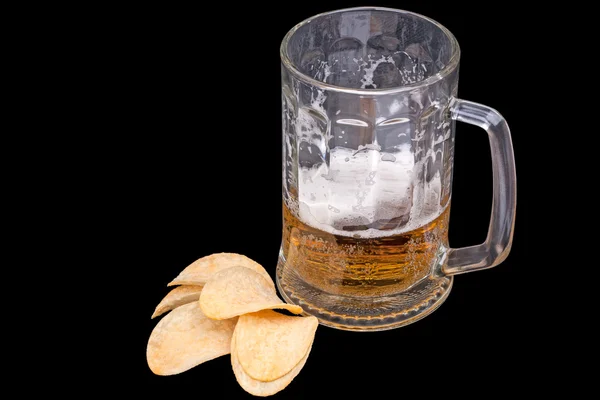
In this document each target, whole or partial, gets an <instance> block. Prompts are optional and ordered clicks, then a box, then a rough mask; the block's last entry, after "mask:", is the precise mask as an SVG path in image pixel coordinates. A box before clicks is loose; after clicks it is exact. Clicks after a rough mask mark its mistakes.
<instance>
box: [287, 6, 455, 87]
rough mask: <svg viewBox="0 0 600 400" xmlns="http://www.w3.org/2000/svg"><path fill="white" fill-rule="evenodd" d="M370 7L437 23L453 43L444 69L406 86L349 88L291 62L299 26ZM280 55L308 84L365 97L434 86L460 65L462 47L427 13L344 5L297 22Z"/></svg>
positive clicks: (297, 76)
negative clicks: (316, 76) (292, 42)
mask: <svg viewBox="0 0 600 400" xmlns="http://www.w3.org/2000/svg"><path fill="white" fill-rule="evenodd" d="M368 10H370V11H389V12H393V13H397V14H410V15H412V16H415V17H417V18H420V19H424V20H426V21H429V22H430V23H432V24H433V25H435V26H436V27H437V28H439V29H440V30H441V31H442V32H443V33H444V34H445V35H446V36H447V37H448V39H449V40H450V45H451V49H452V53H451V56H450V60H449V61H448V63H447V64H446V65H445V66H444V68H442V69H441V70H440V71H439V72H438V73H436V74H434V75H431V76H430V77H428V78H427V79H424V80H422V81H419V82H415V83H409V84H407V85H403V86H398V87H392V88H384V89H361V88H348V87H344V86H338V85H332V84H330V83H326V82H321V81H319V80H316V79H314V78H311V77H310V76H308V75H305V74H303V73H302V72H300V71H299V70H298V69H297V68H296V66H295V65H294V63H293V62H292V60H291V59H290V57H289V55H288V51H287V47H288V43H289V41H290V39H291V37H292V35H293V34H294V33H296V31H297V30H298V29H300V28H301V27H303V26H304V25H307V24H309V23H310V22H311V21H312V20H314V19H315V18H320V17H324V16H326V15H331V14H338V13H342V12H349V11H368ZM279 56H280V58H281V62H282V63H283V65H284V66H285V68H286V69H287V70H288V71H290V72H291V73H292V75H294V76H295V77H296V78H298V79H299V80H301V81H304V82H306V83H309V84H310V85H312V86H316V87H319V88H321V89H326V90H328V91H332V92H341V93H350V94H357V95H364V96H372V95H376V94H377V95H379V94H395V93H402V92H408V91H413V90H415V89H420V88H422V87H425V86H429V85H432V84H434V83H436V82H438V81H440V80H442V79H444V78H445V77H446V76H448V75H449V74H450V73H452V72H453V71H454V70H455V69H456V67H457V66H458V63H459V60H460V47H459V45H458V41H457V40H456V37H454V35H453V34H452V32H450V30H448V29H447V28H446V27H445V26H443V25H442V24H440V23H439V22H437V21H435V20H433V19H431V18H429V17H426V16H424V15H421V14H418V13H415V12H412V11H407V10H401V9H396V8H388V7H351V8H342V9H338V10H332V11H327V12H324V13H320V14H316V15H313V16H312V17H309V18H306V19H305V20H304V21H301V22H299V23H298V24H296V25H295V26H294V27H293V28H292V29H290V30H289V31H288V32H287V34H286V35H285V36H284V38H283V40H282V41H281V45H280V47H279Z"/></svg>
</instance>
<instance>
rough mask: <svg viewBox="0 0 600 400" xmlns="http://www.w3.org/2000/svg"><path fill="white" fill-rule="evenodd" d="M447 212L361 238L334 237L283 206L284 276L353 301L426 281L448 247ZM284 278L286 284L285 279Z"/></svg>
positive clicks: (391, 292)
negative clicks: (419, 223)
mask: <svg viewBox="0 0 600 400" xmlns="http://www.w3.org/2000/svg"><path fill="white" fill-rule="evenodd" d="M449 212H450V207H446V208H445V209H444V210H443V211H442V212H441V214H439V215H438V216H437V217H435V218H434V219H433V220H431V221H429V222H427V223H425V224H424V225H422V226H420V227H418V228H416V229H412V230H408V231H406V232H402V233H398V234H392V235H387V232H386V231H385V230H381V231H380V232H381V236H380V237H368V238H361V237H360V235H358V234H353V232H351V231H350V232H348V235H347V236H345V235H344V236H342V235H336V234H332V233H329V232H324V231H322V230H319V229H315V228H314V227H311V226H309V225H307V224H305V223H304V222H302V221H301V220H300V219H299V218H298V217H297V216H296V215H294V214H293V213H292V212H291V211H290V209H289V208H288V207H287V205H286V204H284V205H283V218H284V224H283V226H284V230H283V240H282V253H283V257H284V258H285V262H286V266H287V268H286V271H287V273H295V274H296V275H297V278H299V279H301V280H302V281H304V282H306V283H307V284H308V285H311V286H313V287H314V288H315V289H318V290H320V291H323V292H326V293H329V294H333V295H346V296H353V297H369V298H373V297H376V296H386V295H390V294H394V293H398V292H402V291H404V290H407V289H409V288H410V287H411V286H413V285H415V284H416V283H417V282H419V281H420V280H422V279H423V278H425V277H426V276H428V275H429V274H430V273H431V271H432V268H433V267H434V266H435V264H436V262H437V257H439V253H440V251H441V249H442V248H444V247H447V245H448V243H447V233H448V217H449ZM282 279H284V280H285V279H286V277H285V274H284V275H283V276H282Z"/></svg>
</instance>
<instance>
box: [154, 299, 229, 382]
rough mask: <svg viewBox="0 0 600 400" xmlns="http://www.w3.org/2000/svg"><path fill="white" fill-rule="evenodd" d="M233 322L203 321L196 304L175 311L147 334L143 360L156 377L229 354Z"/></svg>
mask: <svg viewBox="0 0 600 400" xmlns="http://www.w3.org/2000/svg"><path fill="white" fill-rule="evenodd" d="M236 322H237V318H233V319H229V320H224V321H215V320H212V319H209V318H207V317H206V316H205V315H204V314H203V313H202V310H200V307H198V303H197V302H193V303H189V304H185V305H183V306H180V307H177V308H176V309H174V310H173V311H171V312H170V313H169V314H167V315H166V316H165V317H164V318H163V319H161V320H160V321H159V322H158V324H156V327H154V330H153V331H152V333H151V334H150V340H149V341H148V347H147V349H146V359H147V360H148V366H149V367H150V369H151V370H152V372H154V373H155V374H156V375H173V374H178V373H181V372H184V371H187V370H188V369H190V368H193V367H195V366H196V365H199V364H202V363H203V362H205V361H208V360H212V359H213V358H217V357H220V356H223V355H225V354H229V352H230V351H231V337H232V336H233V330H234V328H235V323H236Z"/></svg>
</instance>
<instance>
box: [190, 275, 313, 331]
mask: <svg viewBox="0 0 600 400" xmlns="http://www.w3.org/2000/svg"><path fill="white" fill-rule="evenodd" d="M199 303H200V308H202V312H204V314H205V315H206V316H207V317H209V318H214V319H227V318H232V317H236V316H238V315H242V314H248V313H251V312H256V311H260V310H266V309H273V308H281V309H286V310H289V311H290V312H292V313H294V314H300V313H301V312H302V308H301V307H299V306H295V305H292V304H286V303H284V302H283V300H281V299H280V298H279V297H277V294H276V293H275V291H274V290H273V289H272V288H271V282H269V281H267V280H266V279H265V278H264V277H263V276H262V275H261V274H259V273H258V272H255V271H253V270H251V269H249V268H244V267H231V268H227V269H224V270H222V271H219V272H216V273H215V274H214V275H213V276H212V277H211V279H210V280H209V281H208V282H207V283H206V285H204V288H203V289H202V293H201V294H200V301H199Z"/></svg>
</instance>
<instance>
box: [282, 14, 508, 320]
mask: <svg viewBox="0 0 600 400" xmlns="http://www.w3.org/2000/svg"><path fill="white" fill-rule="evenodd" d="M280 51H281V60H282V69H281V71H282V102H283V107H282V109H283V115H282V123H283V124H282V125H283V126H282V130H283V235H282V244H281V251H280V255H279V261H278V265H277V285H278V288H279V291H280V293H281V294H282V296H283V297H284V298H285V300H286V301H287V302H289V303H294V304H298V305H300V306H302V308H303V309H304V310H305V312H306V313H308V314H311V315H314V316H316V317H317V318H318V319H319V321H320V323H322V324H324V325H328V326H331V327H335V328H339V329H347V330H356V331H367V330H384V329H391V328H395V327H400V326H403V325H406V324H409V323H411V322H414V321H417V320H419V319H420V318H423V317H424V316H427V315H428V314H429V313H431V312H432V311H434V310H435V309H436V308H437V307H439V306H440V304H442V303H443V301H444V300H445V299H446V297H447V296H448V294H449V292H450V289H451V287H452V281H453V277H454V275H456V274H461V273H465V272H471V271H477V270H480V269H484V268H490V267H494V266H496V265H498V264H499V263H501V262H502V261H503V260H504V259H505V258H506V256H507V255H508V253H509V251H510V247H511V242H512V235H513V229H514V216H515V206H516V176H515V164H514V155H513V149H512V143H511V138H510V131H509V129H508V126H507V124H506V121H505V120H504V118H503V117H502V116H501V115H500V114H499V113H498V112H497V111H495V110H493V109H491V108H489V107H487V106H484V105H481V104H477V103H472V102H470V101H465V100H461V99H458V98H456V93H457V84H458V65H459V56H460V50H459V46H458V43H457V41H456V39H455V38H454V36H453V35H452V34H451V33H450V32H449V31H448V30H447V29H446V28H444V27H443V26H442V25H440V24H439V23H437V22H435V21H433V20H431V19H429V18H427V17H424V16H421V15H418V14H415V13H412V12H407V11H402V10H394V9H386V8H377V7H361V8H352V9H345V10H337V11H333V12H329V13H324V14H320V15H317V16H315V17H312V18H309V19H307V20H305V21H304V22H301V23H299V24H298V25H296V26H295V27H294V28H292V29H291V30H290V31H289V32H288V33H287V35H286V36H285V38H284V39H283V42H282V44H281V49H280ZM455 121H462V122H466V123H469V124H473V125H477V126H480V127H481V128H483V129H484V130H485V131H487V133H488V135H489V139H490V146H491V154H492V169H493V205H492V214H491V220H490V225H489V231H488V235H487V238H486V240H485V242H484V243H482V244H479V245H475V246H471V247H464V248H450V247H449V245H448V216H449V212H450V202H451V197H452V196H451V192H452V187H451V186H452V170H453V162H454V159H453V157H454V133H455V132H454V127H455Z"/></svg>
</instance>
